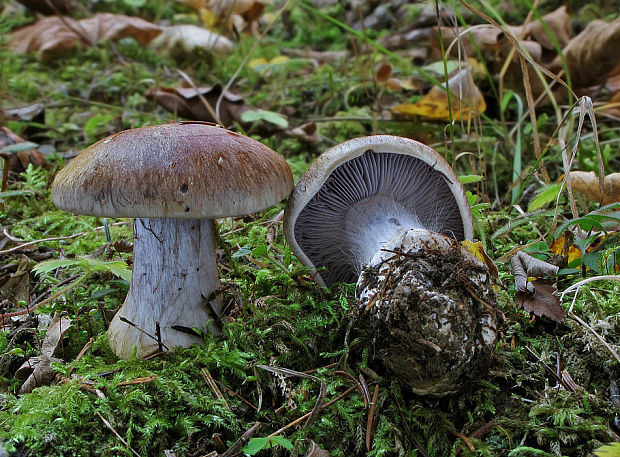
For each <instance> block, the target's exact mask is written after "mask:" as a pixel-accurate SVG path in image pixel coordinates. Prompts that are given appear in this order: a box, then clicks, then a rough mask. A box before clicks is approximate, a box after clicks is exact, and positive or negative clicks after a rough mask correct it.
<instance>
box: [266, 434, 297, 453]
mask: <svg viewBox="0 0 620 457" xmlns="http://www.w3.org/2000/svg"><path fill="white" fill-rule="evenodd" d="M271 443H272V444H275V445H277V446H282V447H283V448H284V449H287V450H289V451H290V450H292V449H293V443H291V441H290V440H288V439H286V438H284V437H283V436H272V437H271Z"/></svg>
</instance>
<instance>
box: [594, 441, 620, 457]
mask: <svg viewBox="0 0 620 457" xmlns="http://www.w3.org/2000/svg"><path fill="white" fill-rule="evenodd" d="M594 455H596V456H597V457H620V443H611V444H608V445H606V446H602V447H599V448H598V449H597V450H595V451H594Z"/></svg>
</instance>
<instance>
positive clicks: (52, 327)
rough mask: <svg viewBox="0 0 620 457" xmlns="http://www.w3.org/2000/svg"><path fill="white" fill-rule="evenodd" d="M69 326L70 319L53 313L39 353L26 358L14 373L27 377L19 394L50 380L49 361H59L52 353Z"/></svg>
mask: <svg viewBox="0 0 620 457" xmlns="http://www.w3.org/2000/svg"><path fill="white" fill-rule="evenodd" d="M71 326H72V322H71V319H68V318H66V317H62V316H61V315H60V313H58V312H56V313H54V317H53V318H52V320H51V322H50V323H49V325H48V327H47V332H46V333H45V339H44V340H43V343H42V344H41V355H39V356H37V357H31V358H30V359H28V360H27V361H26V362H24V364H23V365H22V366H21V367H20V368H19V369H18V370H17V372H16V373H15V375H16V376H18V377H19V378H20V379H24V378H26V377H27V379H26V381H24V383H23V384H22V386H21V388H20V389H19V393H20V394H25V393H29V392H32V390H33V389H35V388H36V387H41V386H45V385H47V384H49V383H50V382H51V381H52V379H53V378H54V370H53V369H52V367H51V365H50V363H51V362H60V361H61V360H60V359H58V358H55V357H54V355H55V354H56V353H57V352H58V350H59V349H60V347H61V346H62V339H63V337H64V334H65V332H66V331H67V330H69V329H70V328H71Z"/></svg>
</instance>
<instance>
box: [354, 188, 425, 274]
mask: <svg viewBox="0 0 620 457" xmlns="http://www.w3.org/2000/svg"><path fill="white" fill-rule="evenodd" d="M345 224H346V228H347V236H348V239H347V244H348V247H349V249H350V250H351V252H353V253H355V254H354V255H355V256H356V263H357V267H358V274H359V272H360V271H361V269H362V267H363V266H364V265H366V264H368V263H369V262H370V259H372V257H373V256H374V255H375V253H376V252H377V251H379V250H380V249H381V246H383V244H384V243H386V242H388V241H389V240H391V239H392V238H394V237H395V236H397V235H399V234H403V233H405V232H407V231H408V230H411V229H418V228H422V225H421V224H420V221H419V220H418V219H417V218H416V217H415V215H413V214H411V211H408V210H407V209H405V208H404V207H403V206H402V205H400V204H399V203H398V202H396V201H394V199H393V198H391V197H386V196H383V195H374V196H372V197H370V198H367V199H365V200H362V201H360V202H358V203H356V204H355V205H354V206H353V207H352V208H351V209H350V210H349V211H348V213H347V215H346V218H345Z"/></svg>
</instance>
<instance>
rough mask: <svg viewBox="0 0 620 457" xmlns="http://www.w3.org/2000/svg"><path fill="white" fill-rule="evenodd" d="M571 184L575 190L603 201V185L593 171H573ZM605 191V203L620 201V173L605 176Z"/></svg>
mask: <svg viewBox="0 0 620 457" xmlns="http://www.w3.org/2000/svg"><path fill="white" fill-rule="evenodd" d="M570 179H571V185H572V187H573V190H576V191H578V192H579V193H581V194H583V195H585V196H586V197H588V198H589V199H590V200H593V201H595V202H600V201H601V187H600V183H599V178H598V176H597V175H596V173H594V172H593V171H571V173H570ZM603 191H604V193H605V197H604V198H603V205H608V204H610V203H615V202H620V173H611V174H609V175H607V176H605V180H604V184H603Z"/></svg>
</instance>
